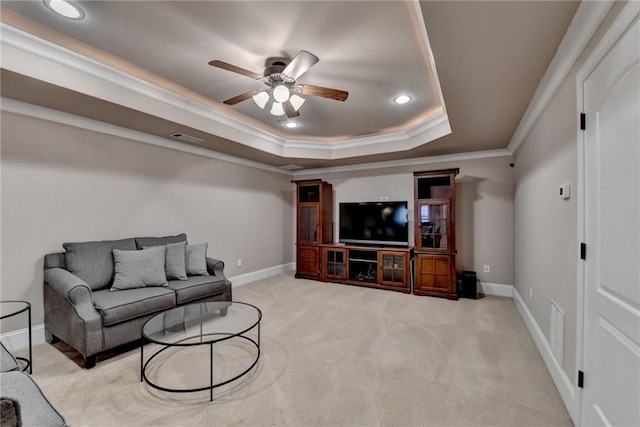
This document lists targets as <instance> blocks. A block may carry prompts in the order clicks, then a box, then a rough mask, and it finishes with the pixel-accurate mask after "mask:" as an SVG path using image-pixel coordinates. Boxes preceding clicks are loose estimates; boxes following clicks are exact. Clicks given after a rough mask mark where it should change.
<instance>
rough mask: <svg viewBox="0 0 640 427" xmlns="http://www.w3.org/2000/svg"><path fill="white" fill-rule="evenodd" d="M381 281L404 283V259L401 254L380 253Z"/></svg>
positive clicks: (396, 283) (395, 283)
mask: <svg viewBox="0 0 640 427" xmlns="http://www.w3.org/2000/svg"><path fill="white" fill-rule="evenodd" d="M380 256H381V258H382V263H381V264H382V265H381V267H380V268H381V270H382V282H383V283H388V284H394V285H399V284H402V283H404V273H405V272H404V260H405V256H404V255H403V254H393V253H382V254H381V255H380Z"/></svg>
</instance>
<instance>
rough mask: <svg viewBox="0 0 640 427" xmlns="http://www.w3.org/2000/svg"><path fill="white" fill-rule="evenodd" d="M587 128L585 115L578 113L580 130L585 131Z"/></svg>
mask: <svg viewBox="0 0 640 427" xmlns="http://www.w3.org/2000/svg"><path fill="white" fill-rule="evenodd" d="M586 128H587V115H586V114H585V113H580V130H585V129H586Z"/></svg>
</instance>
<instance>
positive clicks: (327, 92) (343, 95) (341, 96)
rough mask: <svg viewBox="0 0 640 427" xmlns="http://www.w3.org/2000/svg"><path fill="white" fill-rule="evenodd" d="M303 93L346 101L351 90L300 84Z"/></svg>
mask: <svg viewBox="0 0 640 427" xmlns="http://www.w3.org/2000/svg"><path fill="white" fill-rule="evenodd" d="M300 88H301V89H302V93H303V94H304V95H313V96H320V97H322V98H327V99H335V100H336V101H346V100H347V98H348V97H349V92H345V91H344V90H338V89H330V88H328V87H322V86H313V85H300Z"/></svg>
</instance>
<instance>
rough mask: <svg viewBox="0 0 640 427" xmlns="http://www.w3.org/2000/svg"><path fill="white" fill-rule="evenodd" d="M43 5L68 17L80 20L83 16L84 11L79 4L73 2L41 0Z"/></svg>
mask: <svg viewBox="0 0 640 427" xmlns="http://www.w3.org/2000/svg"><path fill="white" fill-rule="evenodd" d="M43 1H44V4H45V6H47V7H48V8H49V9H51V10H52V11H54V12H55V13H57V14H58V15H61V16H64V17H65V18H69V19H76V20H80V19H83V18H84V16H85V15H84V11H83V10H82V9H81V8H80V6H78V5H76V4H75V3H73V2H70V1H66V0H43Z"/></svg>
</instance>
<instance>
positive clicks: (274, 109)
mask: <svg viewBox="0 0 640 427" xmlns="http://www.w3.org/2000/svg"><path fill="white" fill-rule="evenodd" d="M271 114H273V115H274V116H284V106H283V105H282V103H280V102H274V103H273V105H272V106H271Z"/></svg>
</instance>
